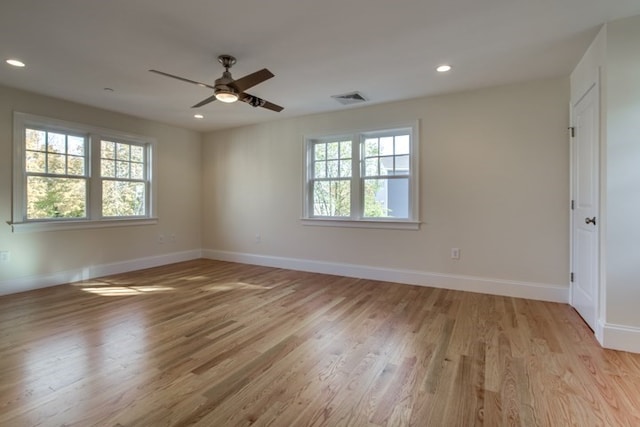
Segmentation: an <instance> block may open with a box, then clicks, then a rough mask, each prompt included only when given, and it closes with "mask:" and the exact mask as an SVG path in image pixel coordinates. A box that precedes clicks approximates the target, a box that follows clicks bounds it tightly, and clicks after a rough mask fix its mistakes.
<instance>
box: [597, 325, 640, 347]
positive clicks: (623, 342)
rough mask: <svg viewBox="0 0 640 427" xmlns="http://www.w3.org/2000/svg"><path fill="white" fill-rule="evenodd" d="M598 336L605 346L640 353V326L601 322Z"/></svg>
mask: <svg viewBox="0 0 640 427" xmlns="http://www.w3.org/2000/svg"><path fill="white" fill-rule="evenodd" d="M596 338H597V339H598V342H600V345H602V346H603V347H604V348H609V349H611V350H621V351H628V352H631V353H640V328H635V327H631V326H624V325H616V324H613V323H603V322H599V323H598V326H597V331H596Z"/></svg>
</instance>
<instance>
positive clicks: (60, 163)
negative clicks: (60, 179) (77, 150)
mask: <svg viewBox="0 0 640 427" xmlns="http://www.w3.org/2000/svg"><path fill="white" fill-rule="evenodd" d="M65 160H66V156H65V155H64V154H49V155H48V156H47V172H48V173H53V174H57V175H64V174H66V173H67V165H66V164H65V163H66V162H65Z"/></svg>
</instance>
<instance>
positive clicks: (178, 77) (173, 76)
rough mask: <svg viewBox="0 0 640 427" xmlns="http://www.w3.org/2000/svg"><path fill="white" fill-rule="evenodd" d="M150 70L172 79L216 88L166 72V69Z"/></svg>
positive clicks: (212, 87)
mask: <svg viewBox="0 0 640 427" xmlns="http://www.w3.org/2000/svg"><path fill="white" fill-rule="evenodd" d="M149 71H150V72H152V73H156V74H159V75H161V76H165V77H171V78H172V79H177V80H182V81H183V82H187V83H192V84H194V85H198V86H201V87H208V88H209V89H215V87H214V86H211V85H208V84H206V83H201V82H197V81H195V80H190V79H185V78H184V77H180V76H175V75H173V74H169V73H165V72H164V71H158V70H149Z"/></svg>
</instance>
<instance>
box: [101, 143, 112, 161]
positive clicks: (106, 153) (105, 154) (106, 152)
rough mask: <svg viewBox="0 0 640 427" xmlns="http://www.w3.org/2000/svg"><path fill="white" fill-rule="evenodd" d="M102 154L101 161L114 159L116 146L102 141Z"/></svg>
mask: <svg viewBox="0 0 640 427" xmlns="http://www.w3.org/2000/svg"><path fill="white" fill-rule="evenodd" d="M101 151H102V153H101V157H102V158H103V159H115V158H116V144H115V142H111V141H102V150H101Z"/></svg>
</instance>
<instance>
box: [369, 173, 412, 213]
mask: <svg viewBox="0 0 640 427" xmlns="http://www.w3.org/2000/svg"><path fill="white" fill-rule="evenodd" d="M364 216H365V217H369V218H409V179H408V178H400V179H365V180H364Z"/></svg>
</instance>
